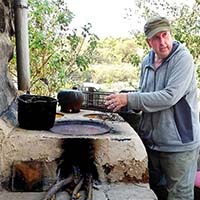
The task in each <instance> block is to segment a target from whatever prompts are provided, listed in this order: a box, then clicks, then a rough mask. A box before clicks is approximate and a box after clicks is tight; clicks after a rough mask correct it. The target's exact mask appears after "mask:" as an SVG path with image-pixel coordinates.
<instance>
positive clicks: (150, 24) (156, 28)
mask: <svg viewBox="0 0 200 200" xmlns="http://www.w3.org/2000/svg"><path fill="white" fill-rule="evenodd" d="M169 30H170V23H169V21H168V20H167V19H166V18H165V17H154V18H151V19H149V20H148V21H147V22H146V24H145V25H144V33H145V35H146V37H147V38H151V37H153V36H154V35H155V34H156V33H159V32H161V31H169Z"/></svg>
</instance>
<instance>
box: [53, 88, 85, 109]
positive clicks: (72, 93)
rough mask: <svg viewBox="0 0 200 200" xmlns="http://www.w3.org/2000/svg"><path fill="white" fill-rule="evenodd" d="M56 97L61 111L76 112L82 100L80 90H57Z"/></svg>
mask: <svg viewBox="0 0 200 200" xmlns="http://www.w3.org/2000/svg"><path fill="white" fill-rule="evenodd" d="M57 99H58V102H59V105H60V106H61V112H65V113H78V112H80V108H81V106H82V103H83V101H84V96H83V93H82V92H81V91H80V90H73V89H68V90H67V89H66V90H61V91H59V92H58V95H57Z"/></svg>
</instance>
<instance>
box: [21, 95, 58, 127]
mask: <svg viewBox="0 0 200 200" xmlns="http://www.w3.org/2000/svg"><path fill="white" fill-rule="evenodd" d="M56 105H57V100H56V99H54V98H52V97H48V96H39V95H30V94H23V95H20V96H19V97H18V122H19V126H20V127H21V128H25V129H31V130H48V129H50V128H52V127H53V125H54V122H55V116H56Z"/></svg>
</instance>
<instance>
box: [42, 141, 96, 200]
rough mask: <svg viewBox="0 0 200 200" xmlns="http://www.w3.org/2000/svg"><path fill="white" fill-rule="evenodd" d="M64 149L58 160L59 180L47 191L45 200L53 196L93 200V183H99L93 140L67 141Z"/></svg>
mask: <svg viewBox="0 0 200 200" xmlns="http://www.w3.org/2000/svg"><path fill="white" fill-rule="evenodd" d="M62 149H63V153H62V154H61V157H60V158H59V159H58V160H57V163H58V167H57V180H56V183H55V184H54V185H53V186H52V187H51V188H50V189H49V190H48V191H47V193H46V197H45V200H48V199H51V198H52V197H53V196H55V197H56V196H57V197H58V196H64V198H65V199H82V200H86V199H87V200H92V188H93V181H99V178H98V172H97V169H96V165H95V163H94V161H95V159H94V145H93V142H92V140H91V139H82V138H81V139H80V138H76V139H66V140H64V141H63V144H62Z"/></svg>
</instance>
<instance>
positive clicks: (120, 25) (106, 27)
mask: <svg viewBox="0 0 200 200" xmlns="http://www.w3.org/2000/svg"><path fill="white" fill-rule="evenodd" d="M169 1H174V2H176V3H180V2H182V3H192V2H193V1H194V0H169ZM66 3H67V5H68V8H69V9H70V11H72V12H73V13H74V14H75V17H74V19H73V21H72V24H71V25H72V26H74V27H77V28H78V27H80V26H83V25H85V24H87V23H88V22H89V23H91V24H92V32H93V33H95V34H97V35H98V36H99V37H100V38H103V37H108V36H112V37H120V36H121V37H123V36H130V35H131V34H130V31H131V30H132V29H139V30H141V31H142V29H143V25H144V22H140V23H137V19H138V18H137V13H135V16H132V17H131V20H130V19H129V20H128V19H127V18H126V19H125V18H124V17H125V16H126V15H127V13H128V10H127V9H129V8H131V9H134V8H135V0H66Z"/></svg>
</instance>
